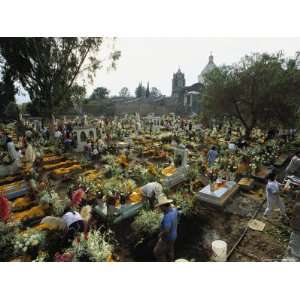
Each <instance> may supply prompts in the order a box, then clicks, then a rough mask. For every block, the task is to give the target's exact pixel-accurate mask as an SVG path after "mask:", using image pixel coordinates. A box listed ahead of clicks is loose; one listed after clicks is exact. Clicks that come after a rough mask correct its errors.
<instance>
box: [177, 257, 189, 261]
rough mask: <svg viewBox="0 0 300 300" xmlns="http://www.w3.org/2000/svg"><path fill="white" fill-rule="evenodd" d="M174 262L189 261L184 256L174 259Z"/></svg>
mask: <svg viewBox="0 0 300 300" xmlns="http://www.w3.org/2000/svg"><path fill="white" fill-rule="evenodd" d="M175 262H189V261H188V260H187V259H185V258H178V259H176V260H175Z"/></svg>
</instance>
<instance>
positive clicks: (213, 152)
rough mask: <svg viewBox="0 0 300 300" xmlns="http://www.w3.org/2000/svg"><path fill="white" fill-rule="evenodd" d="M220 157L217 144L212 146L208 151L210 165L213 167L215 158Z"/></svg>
mask: <svg viewBox="0 0 300 300" xmlns="http://www.w3.org/2000/svg"><path fill="white" fill-rule="evenodd" d="M217 157H218V152H217V148H216V147H215V146H212V147H211V149H210V150H209V151H208V157H207V159H208V166H209V167H211V166H212V165H213V164H214V162H215V160H216V159H217Z"/></svg>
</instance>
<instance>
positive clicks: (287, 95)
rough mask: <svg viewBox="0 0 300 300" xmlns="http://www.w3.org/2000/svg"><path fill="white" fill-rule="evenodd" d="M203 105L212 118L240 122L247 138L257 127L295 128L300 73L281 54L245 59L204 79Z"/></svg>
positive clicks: (212, 72)
mask: <svg viewBox="0 0 300 300" xmlns="http://www.w3.org/2000/svg"><path fill="white" fill-rule="evenodd" d="M202 101H203V104H204V110H205V112H206V113H207V114H208V115H210V116H212V117H222V116H224V114H226V115H229V116H234V117H236V118H238V119H239V120H240V121H241V123H242V124H243V126H244V127H245V130H246V136H247V137H249V135H250V133H251V130H252V129H253V128H254V127H255V126H261V127H270V126H278V124H281V125H283V126H293V123H294V122H295V121H296V119H297V107H299V101H300V71H299V70H297V68H296V64H295V61H294V60H289V59H285V58H284V57H283V54H282V53H281V52H279V53H277V54H273V55H270V54H266V53H263V54H253V55H250V56H249V55H246V56H245V57H244V58H242V60H241V61H240V62H239V63H238V64H234V65H231V66H222V67H220V68H217V69H215V70H213V71H211V72H210V73H208V74H207V75H206V76H205V81H204V87H203V91H202Z"/></svg>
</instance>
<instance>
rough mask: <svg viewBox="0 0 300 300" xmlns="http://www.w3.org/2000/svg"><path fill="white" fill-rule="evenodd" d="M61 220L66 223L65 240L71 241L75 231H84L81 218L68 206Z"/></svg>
mask: <svg viewBox="0 0 300 300" xmlns="http://www.w3.org/2000/svg"><path fill="white" fill-rule="evenodd" d="M62 220H63V221H64V223H65V224H66V228H67V231H66V235H65V238H66V241H67V242H71V241H72V240H73V239H74V237H75V236H76V234H77V233H79V232H84V229H85V225H84V221H83V218H82V217H81V215H80V214H79V213H78V212H77V211H73V210H71V208H70V207H68V208H67V209H66V210H65V213H64V215H63V216H62Z"/></svg>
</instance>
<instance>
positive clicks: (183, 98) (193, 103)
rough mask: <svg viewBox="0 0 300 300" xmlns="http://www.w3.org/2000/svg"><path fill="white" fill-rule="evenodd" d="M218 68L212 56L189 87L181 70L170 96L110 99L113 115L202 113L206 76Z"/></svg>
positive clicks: (174, 75)
mask: <svg viewBox="0 0 300 300" xmlns="http://www.w3.org/2000/svg"><path fill="white" fill-rule="evenodd" d="M215 68H216V65H215V63H214V57H213V55H212V54H210V56H209V58H208V64H207V65H206V66H205V67H204V69H203V70H202V72H201V73H200V74H199V75H198V78H197V79H198V80H197V82H196V83H194V84H192V85H190V86H187V85H186V81H185V75H184V73H183V72H182V71H181V69H180V68H179V69H178V71H177V72H176V73H174V74H173V78H172V93H171V95H170V96H160V97H155V98H152V97H145V96H144V97H140V98H131V99H120V98H116V99H110V102H111V104H110V105H111V109H110V111H111V114H112V115H114V114H116V115H124V114H130V113H139V114H140V115H141V116H145V115H147V114H149V113H154V114H155V115H163V114H166V113H172V112H173V113H176V114H178V115H193V114H197V113H198V112H200V111H201V103H200V101H199V98H200V93H201V88H202V86H203V82H204V76H205V75H206V74H207V73H209V72H211V71H212V70H213V69H215ZM96 111H97V110H96V109H95V108H92V109H91V110H89V111H86V113H90V114H93V113H96Z"/></svg>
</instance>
